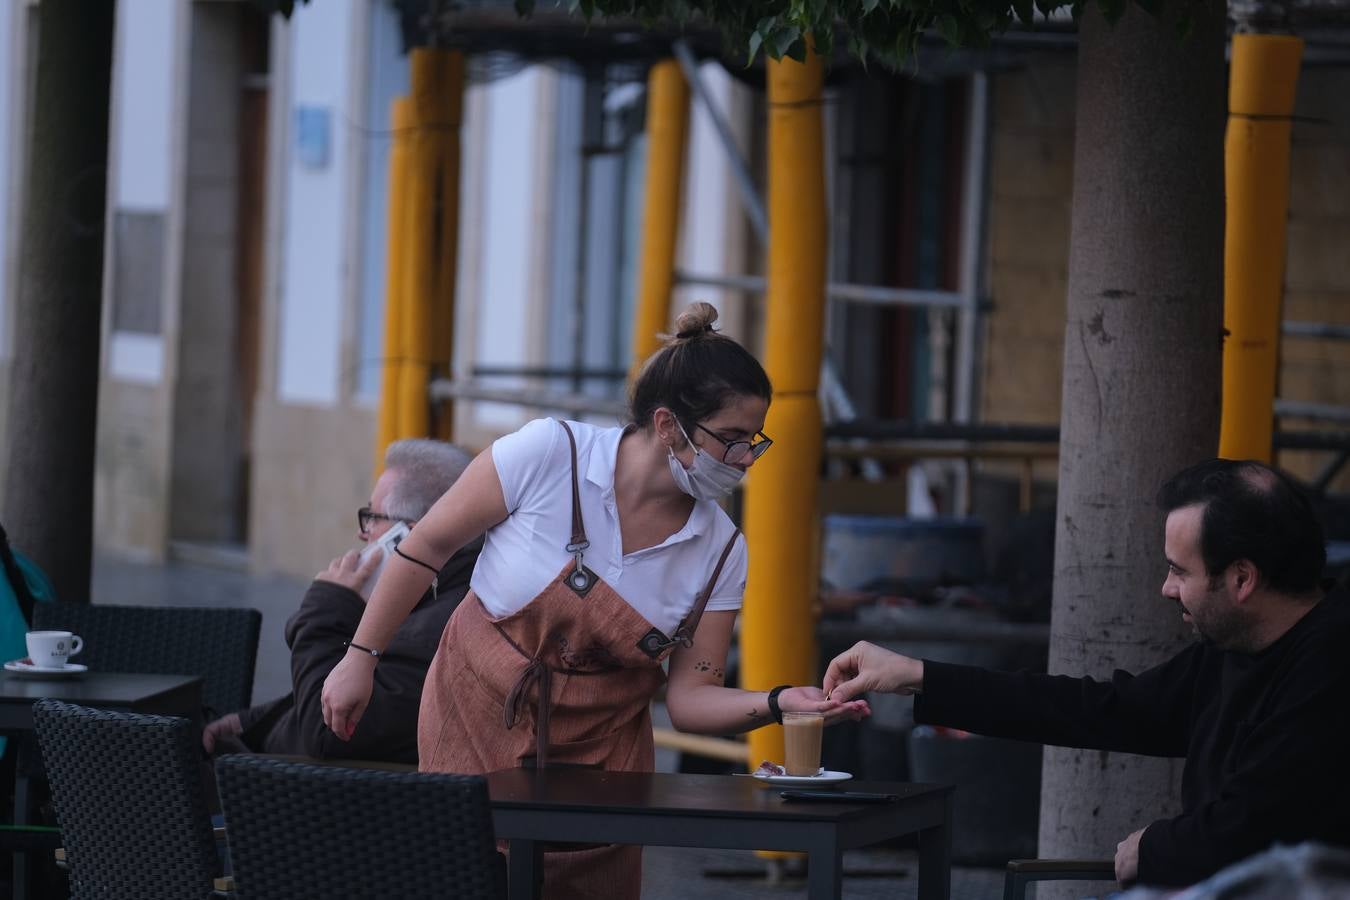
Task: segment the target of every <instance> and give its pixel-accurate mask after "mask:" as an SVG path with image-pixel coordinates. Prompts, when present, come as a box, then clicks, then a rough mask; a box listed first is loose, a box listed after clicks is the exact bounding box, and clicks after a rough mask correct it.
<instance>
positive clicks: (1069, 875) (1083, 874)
mask: <svg viewBox="0 0 1350 900" xmlns="http://www.w3.org/2000/svg"><path fill="white" fill-rule="evenodd" d="M1115 880H1116V863H1115V860H1111V859H1011V860H1008V873H1007V875H1005V876H1004V879H1003V900H1020V898H1022V897H1024V896H1026V890H1027V885H1028V884H1030V883H1031V882H1033V881H1115Z"/></svg>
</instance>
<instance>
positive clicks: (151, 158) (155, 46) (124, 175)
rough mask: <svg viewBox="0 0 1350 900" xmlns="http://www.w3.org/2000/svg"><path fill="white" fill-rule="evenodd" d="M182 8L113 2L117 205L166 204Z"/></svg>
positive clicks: (160, 0) (151, 207)
mask: <svg viewBox="0 0 1350 900" xmlns="http://www.w3.org/2000/svg"><path fill="white" fill-rule="evenodd" d="M180 9H181V8H180V6H179V4H177V3H173V2H170V3H166V2H164V0H122V2H121V3H119V4H117V44H116V48H115V51H114V52H115V54H116V56H115V57H114V62H113V65H114V71H115V74H114V76H113V79H114V81H113V83H114V84H115V85H116V90H117V95H116V99H115V100H114V104H115V107H114V108H115V109H116V110H117V120H116V121H115V122H114V123H113V135H112V140H113V143H114V149H113V154H114V160H115V163H114V165H115V168H114V170H113V173H112V178H113V185H112V199H113V204H114V206H116V207H117V208H118V209H124V210H143V211H150V212H164V211H165V210H167V209H168V206H169V183H170V178H171V177H172V166H171V165H170V157H171V145H172V141H173V137H172V131H171V128H172V122H173V98H174V82H175V78H174V55H175V54H174V41H175V38H176V36H177V28H178V22H177V16H178V13H179V12H180Z"/></svg>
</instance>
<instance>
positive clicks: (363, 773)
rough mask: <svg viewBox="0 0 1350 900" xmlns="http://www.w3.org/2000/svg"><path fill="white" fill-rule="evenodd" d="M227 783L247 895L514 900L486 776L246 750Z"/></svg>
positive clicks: (232, 762) (224, 771)
mask: <svg viewBox="0 0 1350 900" xmlns="http://www.w3.org/2000/svg"><path fill="white" fill-rule="evenodd" d="M216 782H217V784H218V786H219V790H220V801H221V805H222V806H223V807H224V810H225V821H226V823H227V825H228V828H229V832H230V837H229V840H230V861H231V865H232V867H233V869H234V883H235V890H236V891H237V892H238V896H239V897H240V898H245V897H247V898H251V900H291V898H295V897H344V898H351V900H358V898H363V900H376V898H388V897H399V898H423V897H425V898H433V897H435V898H444V897H455V898H457V900H480V898H481V900H488V898H492V900H496V898H502V897H505V896H506V867H505V864H504V860H503V858H502V856H501V855H500V854H499V853H497V849H496V841H495V839H494V838H493V831H492V814H491V810H490V807H489V806H488V793H487V781H486V780H485V779H484V778H482V777H481V776H476V775H448V774H441V773H434V772H389V771H383V770H377V769H347V768H339V767H336V766H318V765H309V764H306V763H299V762H289V761H283V760H277V759H269V758H265V757H256V756H244V755H238V756H222V757H221V758H220V759H218V760H217V761H216Z"/></svg>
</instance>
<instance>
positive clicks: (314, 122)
mask: <svg viewBox="0 0 1350 900" xmlns="http://www.w3.org/2000/svg"><path fill="white" fill-rule="evenodd" d="M332 120H333V116H332V113H331V111H330V110H329V109H328V107H326V106H297V107H296V108H295V155H296V157H297V158H298V159H299V161H300V165H302V166H304V167H305V168H306V169H324V168H327V167H328V155H329V147H330V146H331V145H332Z"/></svg>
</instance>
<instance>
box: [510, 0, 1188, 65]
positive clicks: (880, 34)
mask: <svg viewBox="0 0 1350 900" xmlns="http://www.w3.org/2000/svg"><path fill="white" fill-rule="evenodd" d="M557 2H558V4H559V5H562V3H564V2H566V3H567V5H568V8H569V9H570V10H571V11H573V12H579V13H581V14H582V15H583V16H585V17H586V18H587V19H588V20H589V19H592V18H594V17H596V16H599V17H601V18H629V19H636V20H637V21H639V22H641V23H643V24H644V25H646V26H652V25H656V24H660V23H663V22H665V23H674V24H677V25H683V24H686V23H693V22H704V23H708V24H712V25H714V26H716V27H718V28H720V29H721V30H722V32H723V33H724V34H725V35H726V38H727V41H728V43H729V45H730V46H732V47H741V48H744V50H745V52H746V54H747V56H748V57H749V58H750V59H751V60H753V59H754V58H755V57H756V56H758V55H759V54H760V53H764V54H766V55H767V56H769V57H772V58H773V59H781V58H783V57H785V56H786V57H789V58H791V59H796V60H802V59H805V57H806V41H807V37H808V36H810V38H811V40H813V41H814V43H815V46H816V49H817V51H818V52H819V53H821V54H822V55H823V56H825V57H827V58H828V57H829V56H830V54H831V53H832V52H833V49H834V45H835V44H836V43H838V42H843V43H845V44H846V45H847V47H848V50H849V52H850V53H852V54H853V55H854V56H856V57H857V58H858V59H860V60H862V61H863V62H866V61H867V60H868V59H869V58H870V59H878V60H881V61H883V62H886V63H890V64H899V63H903V62H904V61H905V60H907V59H909V58H910V57H911V56H912V55H913V53H914V50H915V48H916V46H917V44H918V42H919V39H920V37H922V36H923V35H924V34H925V33H926V32H931V33H935V34H938V35H940V36H941V37H942V38H943V39H944V40H946V41H947V42H948V43H949V44H951V45H952V46H956V47H983V46H986V45H988V43H989V41H990V39H991V38H992V37H993V36H995V35H998V34H1002V33H1003V32H1004V31H1006V30H1008V28H1010V27H1012V26H1013V25H1014V24H1015V23H1018V22H1020V23H1022V24H1023V25H1027V26H1030V25H1031V24H1032V23H1033V22H1034V20H1035V18H1036V15H1037V14H1038V13H1039V14H1041V15H1042V16H1045V15H1049V14H1050V13H1053V12H1055V11H1057V10H1062V9H1067V10H1068V11H1069V12H1070V13H1072V15H1073V17H1074V19H1077V18H1078V17H1079V16H1080V15H1081V14H1082V12H1083V10H1084V9H1085V8H1086V6H1087V4H1088V2H1089V0H557ZM1091 2H1094V3H1095V4H1096V5H1097V7H1098V8H1099V9H1100V10H1101V12H1102V14H1103V15H1104V16H1105V18H1106V19H1107V21H1110V22H1115V21H1116V20H1118V19H1119V18H1120V17H1121V16H1122V15H1124V13H1125V8H1126V6H1127V4H1128V3H1129V2H1130V0H1091ZM1135 2H1136V3H1137V4H1138V5H1139V6H1140V7H1142V8H1144V9H1145V10H1147V11H1149V12H1151V13H1155V14H1156V13H1157V12H1158V11H1159V10H1160V8H1161V6H1162V4H1163V2H1164V0H1135ZM1173 2H1174V3H1175V4H1176V5H1177V6H1178V7H1180V8H1181V12H1182V15H1181V19H1182V20H1183V27H1184V24H1185V22H1186V21H1187V20H1188V15H1187V12H1188V9H1189V7H1191V6H1199V5H1200V4H1201V3H1202V2H1203V0H1173ZM515 5H516V11H517V12H518V13H520V14H521V15H529V14H530V13H532V12H533V11H534V9H535V6H536V0H515Z"/></svg>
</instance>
